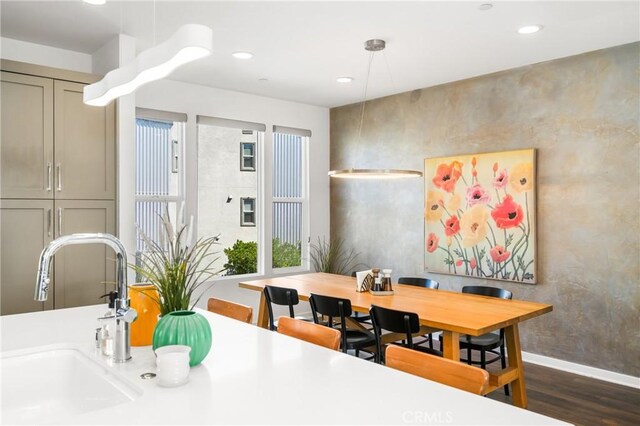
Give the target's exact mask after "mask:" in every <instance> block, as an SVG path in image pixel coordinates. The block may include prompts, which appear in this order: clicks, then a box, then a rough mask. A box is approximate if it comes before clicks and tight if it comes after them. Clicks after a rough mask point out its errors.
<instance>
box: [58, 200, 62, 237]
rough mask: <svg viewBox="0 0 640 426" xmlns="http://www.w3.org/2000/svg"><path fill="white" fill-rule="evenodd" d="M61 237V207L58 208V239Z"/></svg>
mask: <svg viewBox="0 0 640 426" xmlns="http://www.w3.org/2000/svg"><path fill="white" fill-rule="evenodd" d="M60 235H62V207H58V237H59V236H60Z"/></svg>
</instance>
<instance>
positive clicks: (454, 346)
mask: <svg viewBox="0 0 640 426" xmlns="http://www.w3.org/2000/svg"><path fill="white" fill-rule="evenodd" d="M442 356H444V357H445V358H447V359H452V360H454V361H460V333H455V332H453V331H447V330H443V331H442Z"/></svg>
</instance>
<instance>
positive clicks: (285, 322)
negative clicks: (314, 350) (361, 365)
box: [278, 316, 340, 350]
mask: <svg viewBox="0 0 640 426" xmlns="http://www.w3.org/2000/svg"><path fill="white" fill-rule="evenodd" d="M278 333H281V334H284V335H286V336H291V337H295V338H297V339H300V340H304V341H306V342H309V343H314V344H316V345H320V346H324V347H325V348H329V349H333V350H338V349H339V348H340V331H339V330H336V329H333V328H329V327H324V326H322V325H319V324H313V323H310V322H307V321H302V320H298V319H294V318H289V317H285V316H282V317H280V318H278Z"/></svg>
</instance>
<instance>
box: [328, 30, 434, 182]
mask: <svg viewBox="0 0 640 426" xmlns="http://www.w3.org/2000/svg"><path fill="white" fill-rule="evenodd" d="M385 47H386V42H385V41H384V40H379V39H372V40H367V41H366V42H365V43H364V49H365V50H366V51H368V52H371V56H370V58H369V68H368V71H367V80H366V83H365V86H364V99H363V100H362V113H361V116H360V127H359V130H358V140H360V136H361V135H362V124H363V122H364V107H365V104H366V102H367V88H368V86H369V75H370V73H371V64H372V62H373V54H374V53H373V52H378V51H381V50H383V49H384V48H385ZM329 176H330V177H334V178H343V179H401V178H408V177H421V176H422V172H419V171H417V170H400V169H355V168H352V169H343V170H331V171H330V172H329Z"/></svg>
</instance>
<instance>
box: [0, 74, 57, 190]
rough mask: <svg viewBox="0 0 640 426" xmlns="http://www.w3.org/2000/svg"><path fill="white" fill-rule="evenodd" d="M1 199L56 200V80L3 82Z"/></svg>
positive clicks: (5, 77) (16, 77) (10, 78)
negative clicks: (54, 192) (54, 173)
mask: <svg viewBox="0 0 640 426" xmlns="http://www.w3.org/2000/svg"><path fill="white" fill-rule="evenodd" d="M0 81H1V83H0V85H1V87H0V92H1V93H2V96H0V116H1V117H2V119H1V124H0V129H1V130H0V182H1V183H2V184H1V186H0V198H39V199H46V198H48V199H51V198H53V191H52V185H53V182H52V173H53V170H52V168H53V80H51V79H48V78H41V77H33V76H29V75H22V74H13V73H9V72H3V73H2V74H1V78H0Z"/></svg>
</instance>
